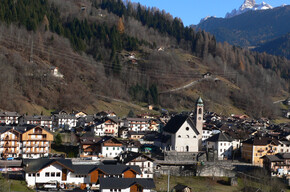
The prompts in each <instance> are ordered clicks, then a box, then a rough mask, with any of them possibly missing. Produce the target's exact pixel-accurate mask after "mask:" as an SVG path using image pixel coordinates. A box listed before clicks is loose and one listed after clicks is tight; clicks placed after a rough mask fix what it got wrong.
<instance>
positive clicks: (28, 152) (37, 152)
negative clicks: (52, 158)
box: [24, 151, 48, 154]
mask: <svg viewBox="0 0 290 192" xmlns="http://www.w3.org/2000/svg"><path fill="white" fill-rule="evenodd" d="M24 153H26V154H42V153H48V151H24Z"/></svg>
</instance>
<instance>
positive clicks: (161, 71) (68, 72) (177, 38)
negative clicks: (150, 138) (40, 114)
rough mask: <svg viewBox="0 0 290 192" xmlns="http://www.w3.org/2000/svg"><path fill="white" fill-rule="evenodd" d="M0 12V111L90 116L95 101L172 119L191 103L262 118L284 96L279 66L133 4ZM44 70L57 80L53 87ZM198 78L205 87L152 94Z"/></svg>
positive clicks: (285, 73) (65, 4) (97, 0)
mask: <svg viewBox="0 0 290 192" xmlns="http://www.w3.org/2000/svg"><path fill="white" fill-rule="evenodd" d="M0 6H1V9H0V10H1V13H0V21H1V23H2V24H1V25H0V41H1V44H0V58H1V60H0V67H1V72H2V74H3V75H2V76H1V77H0V78H1V82H2V83H1V85H0V86H1V87H0V88H1V94H0V104H1V106H2V108H3V109H6V110H16V111H25V110H24V109H25V106H26V104H27V103H30V104H31V105H37V106H41V107H43V108H44V109H45V110H47V111H49V110H53V109H67V110H72V109H74V110H87V109H90V110H94V109H99V107H98V104H99V103H102V102H99V100H100V98H101V97H100V96H104V97H103V98H105V99H106V100H107V98H110V99H112V98H115V99H121V100H125V101H128V102H130V101H134V102H142V103H147V104H148V103H149V104H152V103H153V104H155V105H156V106H160V107H162V108H168V109H171V110H177V109H178V110H179V109H180V110H181V109H184V108H186V109H192V107H193V105H194V102H195V99H196V98H197V96H198V95H201V96H202V97H203V98H204V100H205V101H206V102H207V107H208V109H210V110H212V109H216V108H219V109H220V111H222V112H223V113H230V112H231V111H230V110H228V109H235V110H236V109H239V110H240V111H245V112H246V113H247V114H249V115H252V116H255V117H259V116H266V117H272V116H273V115H275V110H273V107H274V106H273V105H272V104H271V103H272V102H271V97H272V96H276V95H281V94H283V93H284V92H285V91H286V90H287V87H288V86H289V82H288V79H289V68H288V66H289V61H287V60H286V59H283V58H280V57H275V56H271V55H267V54H259V53H255V52H250V51H248V50H244V49H241V48H239V47H235V46H231V45H229V44H221V43H217V42H216V40H215V37H214V36H212V35H210V34H209V33H206V32H203V31H194V30H193V29H190V28H188V27H184V26H183V24H182V21H180V20H179V19H177V18H172V17H171V16H170V15H169V14H167V13H164V12H161V11H159V10H154V9H151V8H145V7H143V6H141V5H140V4H135V5H134V4H131V3H128V4H127V5H124V4H123V3H122V1H111V0H94V1H89V0H83V1H82V2H81V3H79V2H78V1H74V0H67V1H57V0H49V1H46V0H35V1H15V2H12V1H4V2H3V3H2V4H0ZM3 13H4V14H3ZM10 13H13V14H10ZM32 15H33V17H32ZM52 67H58V69H59V71H60V73H61V74H63V75H64V77H63V78H59V77H55V76H54V75H53V74H52V73H51V68H52ZM206 72H211V73H212V74H213V77H214V78H212V79H209V80H203V81H199V83H197V84H195V85H194V86H192V87H190V88H187V89H184V90H180V91H178V92H174V93H170V94H159V93H161V92H166V90H170V89H172V88H175V87H180V86H183V85H185V84H187V83H188V82H192V81H194V80H199V79H201V78H203V77H202V74H203V73H206ZM107 102H110V100H108V101H107ZM23 103H24V104H23ZM217 106H218V107H217ZM120 111H121V110H120Z"/></svg>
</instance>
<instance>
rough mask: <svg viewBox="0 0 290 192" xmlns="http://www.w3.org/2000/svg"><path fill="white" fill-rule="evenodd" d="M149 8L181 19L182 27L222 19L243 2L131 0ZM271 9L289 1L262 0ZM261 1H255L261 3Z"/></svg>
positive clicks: (231, 0) (217, 0)
mask: <svg viewBox="0 0 290 192" xmlns="http://www.w3.org/2000/svg"><path fill="white" fill-rule="evenodd" d="M131 1H132V2H139V3H140V4H142V5H146V6H149V7H158V8H159V9H160V10H163V9H164V10H165V11H166V12H169V13H170V14H171V15H173V16H174V17H179V18H181V19H182V21H183V23H184V25H190V24H198V23H199V21H200V19H202V18H204V17H206V16H217V17H224V16H225V14H226V13H227V12H230V11H232V10H233V9H235V8H239V7H240V6H241V5H242V4H243V3H244V0H199V1H197V0H131ZM264 1H265V2H266V3H268V4H270V5H271V6H273V7H277V6H280V5H282V4H287V5H289V0H264ZM261 2H263V1H262V0H256V3H261Z"/></svg>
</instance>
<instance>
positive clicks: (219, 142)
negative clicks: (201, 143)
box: [206, 132, 233, 160]
mask: <svg viewBox="0 0 290 192" xmlns="http://www.w3.org/2000/svg"><path fill="white" fill-rule="evenodd" d="M232 141H233V139H232V138H231V137H230V136H229V135H227V134H226V133H224V132H220V133H218V134H215V135H213V136H211V137H210V138H208V139H207V140H206V147H207V149H212V150H213V151H217V155H218V156H217V157H218V160H228V159H231V158H232V152H233V143H232Z"/></svg>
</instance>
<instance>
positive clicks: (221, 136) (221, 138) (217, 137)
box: [207, 132, 233, 142]
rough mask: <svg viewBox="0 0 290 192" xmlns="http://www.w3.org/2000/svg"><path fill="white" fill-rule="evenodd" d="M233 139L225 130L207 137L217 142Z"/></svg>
mask: <svg viewBox="0 0 290 192" xmlns="http://www.w3.org/2000/svg"><path fill="white" fill-rule="evenodd" d="M232 140H233V139H232V138H231V137H230V136H229V135H227V134H226V133H224V132H220V133H218V134H215V135H213V136H211V137H210V138H208V139H207V141H211V142H217V141H227V142H231V141H232Z"/></svg>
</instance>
